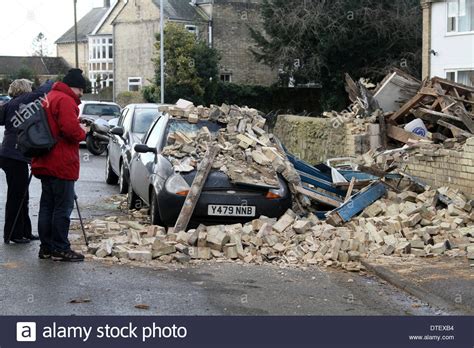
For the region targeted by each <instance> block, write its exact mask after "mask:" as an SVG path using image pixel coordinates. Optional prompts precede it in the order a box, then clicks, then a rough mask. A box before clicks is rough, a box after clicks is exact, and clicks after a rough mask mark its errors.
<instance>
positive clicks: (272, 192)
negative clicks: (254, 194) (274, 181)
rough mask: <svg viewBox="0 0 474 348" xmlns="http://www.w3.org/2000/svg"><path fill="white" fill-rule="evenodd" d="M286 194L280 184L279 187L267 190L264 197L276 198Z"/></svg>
mask: <svg viewBox="0 0 474 348" xmlns="http://www.w3.org/2000/svg"><path fill="white" fill-rule="evenodd" d="M285 194H286V190H285V188H284V187H283V186H282V185H281V184H280V188H279V189H271V190H268V192H267V194H266V195H265V198H267V199H278V198H283V197H284V196H285Z"/></svg>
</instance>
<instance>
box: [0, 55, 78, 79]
mask: <svg viewBox="0 0 474 348" xmlns="http://www.w3.org/2000/svg"><path fill="white" fill-rule="evenodd" d="M24 68H26V69H29V70H31V71H33V73H34V74H35V75H39V76H41V75H60V74H65V73H67V72H68V70H69V69H70V68H71V67H70V66H69V65H68V64H67V63H66V61H65V60H64V59H63V58H61V57H14V56H0V75H13V74H16V73H17V72H18V71H19V70H20V69H24Z"/></svg>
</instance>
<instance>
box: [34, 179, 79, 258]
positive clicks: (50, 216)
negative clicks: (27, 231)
mask: <svg viewBox="0 0 474 348" xmlns="http://www.w3.org/2000/svg"><path fill="white" fill-rule="evenodd" d="M40 179H41V187H42V192H41V200H40V209H39V214H38V234H39V237H40V239H41V247H43V248H45V249H47V250H49V251H68V250H71V245H70V243H69V239H68V235H69V225H70V224H71V213H72V210H73V209H74V181H70V180H62V179H58V178H54V177H52V176H42V177H41V178H40Z"/></svg>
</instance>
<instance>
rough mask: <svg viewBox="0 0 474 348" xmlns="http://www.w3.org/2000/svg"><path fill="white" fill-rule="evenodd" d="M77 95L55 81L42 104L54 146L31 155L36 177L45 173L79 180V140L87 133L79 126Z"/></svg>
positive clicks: (83, 138) (60, 177)
mask: <svg viewBox="0 0 474 348" xmlns="http://www.w3.org/2000/svg"><path fill="white" fill-rule="evenodd" d="M80 103H81V100H80V99H79V97H78V96H77V95H76V94H75V93H74V92H73V91H72V89H71V88H70V87H69V86H68V85H66V84H65V83H63V82H56V83H55V84H54V86H53V89H52V90H51V92H49V93H48V95H47V98H46V101H45V102H44V103H43V107H44V109H45V110H46V114H47V116H48V123H49V127H50V128H51V133H52V135H53V137H54V138H55V139H56V140H57V143H56V145H55V146H54V147H53V149H52V150H51V152H50V153H48V154H47V155H44V156H41V157H36V158H33V160H32V164H31V168H32V172H33V174H34V175H35V176H39V175H47V176H53V177H56V178H59V179H63V180H73V181H76V180H77V179H79V166H80V165H79V143H80V142H81V141H83V140H85V138H86V133H85V132H84V130H82V128H81V127H80V126H79V119H78V116H79V108H78V107H77V106H78V105H79V104H80Z"/></svg>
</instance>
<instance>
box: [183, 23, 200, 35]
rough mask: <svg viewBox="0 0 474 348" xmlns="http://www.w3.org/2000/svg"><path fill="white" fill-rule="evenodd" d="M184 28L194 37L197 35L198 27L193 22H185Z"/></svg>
mask: <svg viewBox="0 0 474 348" xmlns="http://www.w3.org/2000/svg"><path fill="white" fill-rule="evenodd" d="M184 28H185V29H186V30H187V31H189V32H190V33H193V34H195V35H196V37H198V34H199V28H198V26H197V25H194V24H186V25H185V26H184Z"/></svg>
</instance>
